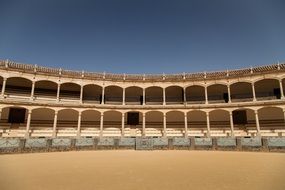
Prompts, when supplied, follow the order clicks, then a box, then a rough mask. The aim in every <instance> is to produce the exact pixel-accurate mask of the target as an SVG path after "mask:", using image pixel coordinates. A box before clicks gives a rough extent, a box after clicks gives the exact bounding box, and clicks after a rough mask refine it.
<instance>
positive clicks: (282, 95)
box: [279, 80, 284, 99]
mask: <svg viewBox="0 0 285 190" xmlns="http://www.w3.org/2000/svg"><path fill="white" fill-rule="evenodd" d="M279 85H280V94H281V99H284V91H283V85H282V80H279Z"/></svg>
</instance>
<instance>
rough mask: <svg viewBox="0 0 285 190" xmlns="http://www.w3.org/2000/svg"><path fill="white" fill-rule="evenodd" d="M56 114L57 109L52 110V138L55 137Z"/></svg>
mask: <svg viewBox="0 0 285 190" xmlns="http://www.w3.org/2000/svg"><path fill="white" fill-rule="evenodd" d="M57 114H58V111H57V110H56V111H55V112H54V118H53V129H52V138H56V125H57Z"/></svg>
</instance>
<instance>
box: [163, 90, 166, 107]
mask: <svg viewBox="0 0 285 190" xmlns="http://www.w3.org/2000/svg"><path fill="white" fill-rule="evenodd" d="M162 93H163V105H166V97H165V88H163V91H162Z"/></svg>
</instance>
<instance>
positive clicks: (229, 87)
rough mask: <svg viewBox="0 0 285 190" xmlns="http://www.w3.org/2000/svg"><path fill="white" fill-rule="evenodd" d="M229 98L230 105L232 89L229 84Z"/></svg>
mask: <svg viewBox="0 0 285 190" xmlns="http://www.w3.org/2000/svg"><path fill="white" fill-rule="evenodd" d="M227 87H228V98H229V103H231V102H232V99H231V89H230V85H229V84H228V86H227Z"/></svg>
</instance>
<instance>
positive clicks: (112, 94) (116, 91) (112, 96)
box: [105, 86, 123, 104]
mask: <svg viewBox="0 0 285 190" xmlns="http://www.w3.org/2000/svg"><path fill="white" fill-rule="evenodd" d="M122 102H123V88H121V87H119V86H107V87H106V88H105V103H106V104H122Z"/></svg>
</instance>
